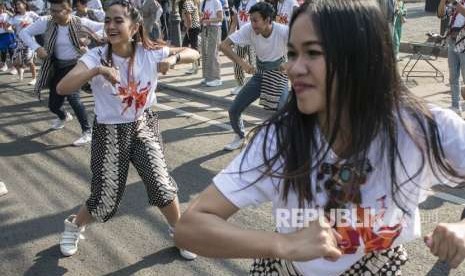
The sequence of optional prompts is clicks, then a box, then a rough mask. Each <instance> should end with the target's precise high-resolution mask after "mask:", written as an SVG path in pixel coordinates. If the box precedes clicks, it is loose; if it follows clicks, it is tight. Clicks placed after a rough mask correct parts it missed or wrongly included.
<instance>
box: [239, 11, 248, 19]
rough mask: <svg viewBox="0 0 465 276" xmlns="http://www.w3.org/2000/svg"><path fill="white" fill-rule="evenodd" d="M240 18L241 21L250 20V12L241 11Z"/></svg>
mask: <svg viewBox="0 0 465 276" xmlns="http://www.w3.org/2000/svg"><path fill="white" fill-rule="evenodd" d="M239 20H240V21H241V22H249V13H248V12H247V11H244V10H242V11H239Z"/></svg>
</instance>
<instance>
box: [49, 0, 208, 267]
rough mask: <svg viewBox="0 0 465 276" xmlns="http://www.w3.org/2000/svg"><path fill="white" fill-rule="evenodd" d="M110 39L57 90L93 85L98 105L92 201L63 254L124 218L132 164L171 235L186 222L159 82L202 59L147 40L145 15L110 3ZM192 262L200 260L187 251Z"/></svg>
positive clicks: (73, 224)
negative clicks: (97, 226)
mask: <svg viewBox="0 0 465 276" xmlns="http://www.w3.org/2000/svg"><path fill="white" fill-rule="evenodd" d="M108 5H109V6H108V9H107V11H106V16H105V32H106V34H107V37H108V44H107V45H105V46H102V47H96V48H94V49H92V50H90V51H89V52H87V53H86V54H85V55H84V56H82V57H81V59H80V60H79V62H78V64H77V65H76V67H75V68H74V69H73V70H71V71H70V72H69V73H68V75H66V77H64V78H63V79H62V80H61V82H60V83H59V84H58V88H57V89H58V92H59V93H60V94H61V95H67V94H70V93H73V91H75V90H76V89H77V88H79V87H80V86H81V85H83V84H84V83H87V82H88V81H90V83H91V87H92V91H93V93H94V98H95V114H96V116H95V120H94V126H93V131H92V147H91V169H92V183H91V194H90V196H89V198H88V200H87V201H86V203H85V205H84V206H82V207H81V209H80V210H79V212H78V213H77V214H76V215H72V216H70V217H68V218H67V219H66V220H65V222H64V223H65V231H64V233H63V235H62V238H61V240H60V249H61V252H62V253H63V255H65V256H71V255H73V254H75V253H76V252H77V250H78V242H79V238H80V235H81V233H82V232H83V231H84V228H85V226H86V225H87V224H89V223H90V222H92V221H94V220H97V221H100V222H105V221H107V220H109V219H110V218H111V217H112V216H113V215H114V214H115V213H116V211H117V209H118V206H119V203H120V200H121V198H122V196H123V193H124V189H125V186H126V179H127V175H128V169H129V163H132V164H133V165H134V167H135V168H136V169H137V171H138V172H139V175H140V177H141V178H142V180H143V182H144V184H145V186H146V189H147V194H148V197H149V203H150V205H153V206H157V207H158V208H160V211H161V212H162V213H163V215H164V216H165V217H166V219H167V221H168V224H169V227H168V231H169V233H170V235H172V232H173V228H174V227H175V226H176V223H177V221H178V220H179V217H180V210H179V202H178V198H177V185H176V182H175V181H174V179H173V178H172V177H171V176H170V174H169V171H168V168H167V165H166V162H165V158H164V153H163V144H162V140H161V135H160V132H159V128H158V114H157V113H156V112H154V111H152V110H151V107H152V105H153V104H154V103H155V102H156V95H155V88H156V86H157V78H158V77H157V75H158V73H159V72H161V73H165V72H166V71H167V70H168V68H169V66H170V65H174V64H176V63H177V62H183V63H190V62H193V61H195V60H197V59H198V58H199V57H200V55H199V53H198V52H196V51H194V50H192V49H187V48H168V47H163V45H159V44H156V43H153V42H152V41H150V40H149V39H148V38H147V34H146V33H145V30H144V24H143V20H142V15H141V14H140V12H139V11H138V10H137V9H136V8H135V6H134V5H133V4H131V3H130V2H129V1H125V0H121V1H120V0H116V1H113V2H110V3H109V4H108ZM180 253H181V255H182V256H183V257H184V258H186V259H194V258H195V257H196V255H195V254H192V253H190V252H188V251H185V250H181V251H180Z"/></svg>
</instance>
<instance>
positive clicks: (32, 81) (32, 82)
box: [27, 79, 37, 86]
mask: <svg viewBox="0 0 465 276" xmlns="http://www.w3.org/2000/svg"><path fill="white" fill-rule="evenodd" d="M36 82H37V80H36V79H32V80H31V81H30V82H28V83H27V84H28V85H33V86H34V85H36Z"/></svg>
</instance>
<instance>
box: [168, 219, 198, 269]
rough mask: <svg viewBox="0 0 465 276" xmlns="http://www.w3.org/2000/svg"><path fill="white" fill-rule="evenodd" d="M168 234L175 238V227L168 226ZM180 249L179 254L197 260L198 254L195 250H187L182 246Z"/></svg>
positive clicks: (187, 258)
mask: <svg viewBox="0 0 465 276" xmlns="http://www.w3.org/2000/svg"><path fill="white" fill-rule="evenodd" d="M168 234H169V235H170V237H171V238H174V229H173V227H171V226H168ZM178 249H179V255H181V257H183V258H184V259H186V260H189V261H192V260H195V259H196V258H197V254H195V253H193V252H190V251H187V250H184V249H181V248H178Z"/></svg>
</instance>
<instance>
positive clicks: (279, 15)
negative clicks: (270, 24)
mask: <svg viewBox="0 0 465 276" xmlns="http://www.w3.org/2000/svg"><path fill="white" fill-rule="evenodd" d="M298 6H299V3H297V0H283V1H282V2H281V1H278V6H277V11H276V22H278V23H281V24H285V25H289V21H290V20H291V17H292V12H293V11H294V8H296V7H298Z"/></svg>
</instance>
